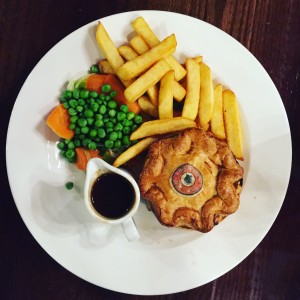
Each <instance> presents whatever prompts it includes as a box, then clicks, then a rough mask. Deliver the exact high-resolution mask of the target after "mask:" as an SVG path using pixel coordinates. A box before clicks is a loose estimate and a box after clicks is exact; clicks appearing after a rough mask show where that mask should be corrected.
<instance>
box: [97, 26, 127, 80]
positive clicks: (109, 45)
mask: <svg viewBox="0 0 300 300" xmlns="http://www.w3.org/2000/svg"><path fill="white" fill-rule="evenodd" d="M96 40H97V43H98V45H99V47H100V49H101V50H102V52H103V54H104V56H105V57H106V59H107V61H108V62H109V64H110V65H111V67H112V69H113V70H114V72H115V73H117V70H118V69H119V68H120V67H121V66H122V65H123V64H124V60H123V58H122V56H121V55H120V54H119V51H118V49H117V48H116V46H115V44H114V43H113V41H112V39H111V38H110V36H109V35H108V33H107V31H106V29H105V28H104V26H103V24H102V23H100V22H99V23H98V27H97V31H96ZM121 81H122V83H123V84H124V85H125V86H129V85H130V84H131V83H132V82H131V81H130V80H129V81H128V80H121Z"/></svg>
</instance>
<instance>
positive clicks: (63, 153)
mask: <svg viewBox="0 0 300 300" xmlns="http://www.w3.org/2000/svg"><path fill="white" fill-rule="evenodd" d="M59 154H60V156H61V157H64V158H66V157H67V156H66V151H65V150H60V152H59Z"/></svg>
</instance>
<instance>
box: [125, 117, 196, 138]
mask: <svg viewBox="0 0 300 300" xmlns="http://www.w3.org/2000/svg"><path fill="white" fill-rule="evenodd" d="M192 127H196V123H195V122H194V121H192V120H189V119H186V118H183V117H176V118H172V119H162V120H154V121H148V122H145V123H143V124H142V125H141V126H140V127H139V128H138V129H137V130H135V131H134V132H133V133H132V134H131V136H130V140H131V141H133V140H137V139H141V138H144V137H147V136H153V135H158V134H166V133H170V132H175V131H179V130H183V129H186V128H192Z"/></svg>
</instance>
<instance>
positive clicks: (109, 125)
mask: <svg viewBox="0 0 300 300" xmlns="http://www.w3.org/2000/svg"><path fill="white" fill-rule="evenodd" d="M105 126H106V127H107V128H113V127H114V123H113V122H107V123H106V124H105Z"/></svg>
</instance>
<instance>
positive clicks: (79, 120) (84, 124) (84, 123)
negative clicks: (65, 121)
mask: <svg viewBox="0 0 300 300" xmlns="http://www.w3.org/2000/svg"><path fill="white" fill-rule="evenodd" d="M78 125H79V126H80V127H85V126H86V125H87V120H86V119H78Z"/></svg>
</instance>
